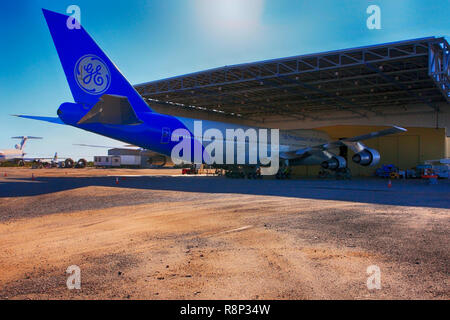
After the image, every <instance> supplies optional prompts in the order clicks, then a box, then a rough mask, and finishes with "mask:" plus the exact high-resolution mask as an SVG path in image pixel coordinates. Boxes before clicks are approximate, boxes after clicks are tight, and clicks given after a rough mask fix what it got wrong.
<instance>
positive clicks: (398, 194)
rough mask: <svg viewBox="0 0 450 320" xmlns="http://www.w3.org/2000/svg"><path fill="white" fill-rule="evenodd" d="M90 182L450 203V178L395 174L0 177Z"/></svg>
mask: <svg viewBox="0 0 450 320" xmlns="http://www.w3.org/2000/svg"><path fill="white" fill-rule="evenodd" d="M88 186H101V187H112V188H130V189H140V190H167V191H182V192H197V193H209V194H211V193H217V194H246V195H264V196H281V197H294V198H306V199H320V200H340V201H352V202H361V203H373V204H385V205H398V206H419V207H435V208H447V209H448V208H450V181H449V180H439V182H438V184H437V185H429V184H427V182H426V181H423V180H395V181H393V185H392V187H391V188H388V186H387V181H386V180H382V179H373V178H372V179H354V180H350V181H349V180H313V179H308V180H272V179H263V180H247V179H227V178H223V177H201V176H182V177H181V176H180V177H174V176H135V177H128V176H127V177H119V183H118V184H116V177H112V176H111V177H37V178H36V179H35V181H32V180H31V179H13V178H6V179H2V180H1V181H0V198H2V197H27V196H35V195H43V194H50V193H54V192H59V191H65V190H71V189H77V188H82V187H88Z"/></svg>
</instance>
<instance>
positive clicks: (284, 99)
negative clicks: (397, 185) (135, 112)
mask: <svg viewBox="0 0 450 320" xmlns="http://www.w3.org/2000/svg"><path fill="white" fill-rule="evenodd" d="M449 49H450V47H449V44H448V42H447V41H446V39H445V38H437V37H428V38H421V39H413V40H406V41H399V42H393V43H386V44H380V45H374V46H366V47H360V48H352V49H346V50H338V51H331V52H323V53H317V54H308V55H301V56H295V57H288V58H280V59H273V60H267V61H261V62H254V63H245V64H240V65H233V66H225V67H220V68H216V69H211V70H206V71H201V72H196V73H191V74H187V75H182V76H177V77H173V78H168V79H163V80H158V81H152V82H148V83H144V84H140V85H136V86H135V88H136V90H137V91H138V92H139V93H140V94H141V95H142V96H143V97H144V98H145V99H146V100H147V101H148V103H151V104H152V107H153V108H154V109H156V110H157V111H158V112H161V113H166V114H172V115H178V116H185V117H190V118H199V119H208V120H216V121H227V122H234V123H240V124H246V125H252V126H262V127H270V128H279V129H288V130H295V129H311V128H314V129H320V130H323V131H325V132H327V133H328V134H329V136H330V137H331V138H332V139H340V138H345V137H351V136H356V135H360V134H364V133H368V132H371V131H376V130H380V129H383V128H385V127H386V126H390V125H398V126H403V127H405V128H407V129H408V132H405V133H403V134H398V135H395V136H386V137H381V138H375V139H372V140H367V141H366V142H365V143H366V144H367V145H368V146H369V147H371V148H375V149H377V150H379V151H380V153H381V162H380V165H381V164H394V165H396V166H398V167H399V168H402V169H409V168H412V167H415V166H416V165H417V164H419V163H421V162H423V161H425V160H431V159H441V158H445V157H450V137H449V136H450V69H449V58H450V52H449ZM351 157H352V153H351V151H350V152H349V154H348V160H350V159H351ZM348 164H349V168H350V169H351V170H352V173H353V174H354V175H372V174H373V172H374V168H365V167H361V166H358V165H356V164H354V163H353V162H352V161H348ZM295 170H297V171H296V172H295V173H297V174H299V175H316V174H317V172H318V170H319V167H306V166H305V167H298V168H295Z"/></svg>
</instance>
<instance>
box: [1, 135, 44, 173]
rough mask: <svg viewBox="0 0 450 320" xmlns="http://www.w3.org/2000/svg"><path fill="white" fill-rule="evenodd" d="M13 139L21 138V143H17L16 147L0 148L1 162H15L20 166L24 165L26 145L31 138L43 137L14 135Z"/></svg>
mask: <svg viewBox="0 0 450 320" xmlns="http://www.w3.org/2000/svg"><path fill="white" fill-rule="evenodd" d="M12 139H21V141H20V143H18V144H16V145H15V149H5V150H0V162H15V163H17V164H19V165H20V166H23V165H24V161H26V160H27V159H26V158H25V154H26V153H25V145H26V143H27V141H28V140H30V139H42V138H41V137H28V136H21V137H12Z"/></svg>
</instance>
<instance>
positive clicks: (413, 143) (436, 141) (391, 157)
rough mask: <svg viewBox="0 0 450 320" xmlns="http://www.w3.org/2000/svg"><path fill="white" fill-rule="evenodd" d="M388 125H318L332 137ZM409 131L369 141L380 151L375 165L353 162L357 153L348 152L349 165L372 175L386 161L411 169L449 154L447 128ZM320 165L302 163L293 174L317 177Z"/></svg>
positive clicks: (355, 172)
mask: <svg viewBox="0 0 450 320" xmlns="http://www.w3.org/2000/svg"><path fill="white" fill-rule="evenodd" d="M386 128H388V127H381V126H347V125H345V126H328V127H321V128H316V129H318V130H322V131H325V132H326V133H328V135H329V136H330V138H331V139H332V140H338V139H340V138H345V137H354V136H358V135H362V134H366V133H369V132H373V131H379V130H382V129H386ZM406 129H408V131H407V132H405V133H401V134H396V135H391V136H384V137H380V138H375V139H369V140H365V141H364V144H366V145H367V146H368V147H369V148H374V149H376V150H378V151H379V152H380V155H381V160H380V163H379V164H378V165H377V166H375V167H363V166H359V165H357V164H355V163H353V161H352V160H351V159H352V156H353V154H354V153H353V152H352V151H351V150H349V151H348V157H347V160H348V166H349V168H350V170H351V172H352V175H354V176H358V175H359V176H371V175H373V174H374V172H375V169H376V168H378V167H380V166H381V165H382V164H394V165H396V166H397V167H399V168H400V169H411V168H413V167H415V166H416V165H418V164H420V163H421V162H423V161H424V160H430V159H441V158H445V156H446V155H448V154H449V152H450V150H449V148H450V145H449V144H450V139H449V138H447V137H446V136H445V129H443V128H442V129H432V128H417V127H407V128H406ZM319 170H320V166H298V167H294V168H293V174H294V175H298V176H305V175H306V176H315V175H317V174H318V172H319Z"/></svg>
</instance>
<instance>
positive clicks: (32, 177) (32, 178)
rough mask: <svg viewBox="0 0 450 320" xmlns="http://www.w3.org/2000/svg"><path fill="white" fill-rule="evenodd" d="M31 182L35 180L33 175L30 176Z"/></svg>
mask: <svg viewBox="0 0 450 320" xmlns="http://www.w3.org/2000/svg"><path fill="white" fill-rule="evenodd" d="M31 180H33V181H34V180H35V178H34V173H32V174H31Z"/></svg>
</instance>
